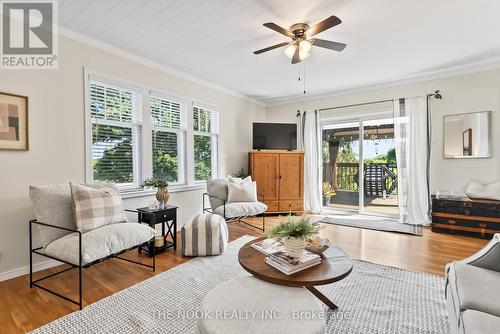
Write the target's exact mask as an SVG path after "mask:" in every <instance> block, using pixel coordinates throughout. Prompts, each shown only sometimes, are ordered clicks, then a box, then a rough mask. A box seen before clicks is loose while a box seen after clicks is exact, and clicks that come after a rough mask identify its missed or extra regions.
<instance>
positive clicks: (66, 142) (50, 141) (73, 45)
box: [0, 37, 265, 280]
mask: <svg viewBox="0 0 500 334" xmlns="http://www.w3.org/2000/svg"><path fill="white" fill-rule="evenodd" d="M59 46H60V52H59V69H58V70H28V71H26V70H23V71H21V70H9V71H6V70H0V92H8V93H13V94H18V95H26V96H28V97H29V141H30V149H29V151H28V152H13V151H0V280H1V279H2V278H6V277H8V276H13V275H15V274H19V273H21V272H22V270H21V271H18V269H19V268H22V267H25V266H27V265H28V263H29V262H28V260H29V257H28V254H29V253H28V220H29V219H31V218H33V211H32V208H31V205H30V202H29V198H28V186H29V185H30V184H52V183H66V182H68V181H76V182H84V181H85V160H84V159H85V156H84V152H85V151H84V150H85V134H84V75H83V68H84V66H85V67H87V68H89V69H92V70H96V71H100V72H104V73H107V74H110V75H112V76H115V77H118V78H123V79H125V80H129V81H132V82H136V83H138V84H143V85H146V86H149V87H157V88H159V89H162V90H164V91H166V92H171V93H174V94H180V95H184V96H188V97H191V98H194V99H196V100H199V101H204V102H206V103H209V104H211V105H216V106H218V107H219V112H220V158H221V160H220V170H221V175H226V174H227V173H232V172H237V171H238V170H239V169H240V168H242V167H245V168H246V166H247V152H248V150H250V149H251V126H250V125H251V123H252V122H253V121H256V120H261V121H262V120H264V118H265V108H264V107H263V106H261V105H258V104H255V103H252V102H249V101H248V100H245V99H242V98H239V97H236V96H235V95H231V94H227V93H224V92H222V91H220V90H216V89H212V88H209V87H207V86H204V85H201V84H199V83H197V82H194V81H190V80H187V79H184V78H180V77H176V76H174V75H172V74H168V73H165V72H162V71H160V70H158V69H155V68H153V67H148V66H145V65H142V64H140V63H138V62H135V61H132V60H129V59H126V58H122V57H119V56H117V55H116V54H114V53H110V52H107V51H103V50H102V49H98V48H95V47H91V46H89V45H87V44H83V43H80V42H77V41H75V40H72V39H68V38H65V37H61V38H60V42H59ZM228 73H230V72H228ZM228 75H229V74H228ZM201 194H202V190H195V191H187V192H179V193H174V194H172V196H171V200H170V202H171V203H172V204H176V205H178V206H179V217H178V218H179V222H180V224H182V223H184V222H185V221H186V220H187V219H188V218H190V217H191V216H192V215H194V214H196V213H199V212H201ZM150 200H151V197H149V198H147V197H141V198H132V199H126V200H125V207H127V208H136V207H139V206H145V205H147V204H148V202H149V201H150ZM36 261H39V260H38V259H37V260H36ZM5 273H7V274H6V275H3V276H2V274H5Z"/></svg>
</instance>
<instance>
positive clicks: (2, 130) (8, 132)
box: [0, 93, 28, 151]
mask: <svg viewBox="0 0 500 334" xmlns="http://www.w3.org/2000/svg"><path fill="white" fill-rule="evenodd" d="M0 149H2V150H21V151H27V150H28V98H27V97H26V96H19V95H13V94H7V93H0Z"/></svg>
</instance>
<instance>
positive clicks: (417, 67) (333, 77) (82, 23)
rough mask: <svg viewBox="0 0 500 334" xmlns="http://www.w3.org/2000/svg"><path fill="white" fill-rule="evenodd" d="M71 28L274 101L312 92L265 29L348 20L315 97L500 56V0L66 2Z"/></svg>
mask: <svg viewBox="0 0 500 334" xmlns="http://www.w3.org/2000/svg"><path fill="white" fill-rule="evenodd" d="M59 12H60V16H59V23H60V24H61V26H63V27H65V28H67V29H70V30H73V31H76V32H78V33H81V34H84V35H87V36H89V37H92V38H94V39H97V40H100V41H102V42H105V43H108V44H111V45H113V46H115V47H118V48H121V49H124V50H127V51H129V52H132V53H134V54H137V55H140V56H143V57H146V58H148V59H151V60H153V61H155V62H157V63H160V64H162V65H165V66H168V67H171V68H174V69H176V70H179V71H182V72H185V73H188V74H191V75H193V76H196V77H198V78H201V79H204V80H206V81H209V82H212V83H214V84H217V85H220V86H223V87H226V88H229V89H231V90H234V91H236V92H238V93H241V94H244V95H246V96H249V97H252V98H255V99H258V100H261V101H263V102H266V103H273V102H276V101H282V100H283V98H285V97H291V98H292V97H299V96H303V93H302V87H301V85H299V84H298V82H297V73H298V66H297V65H291V64H290V61H289V59H288V58H287V57H286V56H285V55H284V54H283V49H277V50H274V51H270V52H268V53H264V54H261V55H254V54H253V53H252V51H254V50H257V49H260V48H263V47H267V46H270V45H273V44H276V43H279V42H283V41H287V38H286V37H285V36H282V35H280V34H278V33H275V32H274V31H272V30H269V29H267V28H265V27H263V26H262V23H264V22H275V23H276V24H278V25H281V26H283V27H286V28H288V27H289V26H290V25H291V24H293V23H296V22H309V23H316V22H318V21H321V20H323V19H325V18H326V17H328V16H330V15H336V16H338V17H339V18H340V19H342V21H343V23H342V24H340V25H339V26H337V27H334V28H332V29H330V30H327V31H325V32H322V33H321V34H319V35H318V37H319V38H323V39H331V40H335V41H339V42H344V43H347V48H346V49H345V50H344V51H343V52H340V53H338V52H335V51H329V50H326V49H321V48H313V50H312V51H311V56H310V57H309V58H308V59H307V61H306V62H305V67H306V83H307V92H308V95H310V94H317V93H323V92H329V91H338V90H343V89H348V88H353V87H360V86H366V85H370V84H373V83H380V82H385V81H393V80H397V79H401V78H404V77H409V76H418V75H421V74H427V73H430V72H439V71H445V70H448V69H450V68H456V67H460V66H464V65H467V64H470V63H475V62H482V61H487V60H490V59H495V58H498V57H500V38H498V32H500V17H499V13H500V1H498V0H474V1H472V0H404V1H402V0H350V1H347V0H325V1H319V0H293V1H292V0H149V1H148V0H60V1H59Z"/></svg>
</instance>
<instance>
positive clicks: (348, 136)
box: [322, 118, 398, 216]
mask: <svg viewBox="0 0 500 334" xmlns="http://www.w3.org/2000/svg"><path fill="white" fill-rule="evenodd" d="M360 138H362V140H360ZM322 145H323V179H322V189H323V206H324V207H325V208H327V209H328V208H330V209H340V210H350V211H356V212H360V213H366V214H375V215H384V216H397V215H398V203H397V168H396V155H395V146H394V122H393V119H392V118H378V119H369V118H363V119H359V120H356V121H350V122H345V121H344V122H342V121H335V120H328V121H323V123H322Z"/></svg>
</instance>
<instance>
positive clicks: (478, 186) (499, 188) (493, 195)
mask: <svg viewBox="0 0 500 334" xmlns="http://www.w3.org/2000/svg"><path fill="white" fill-rule="evenodd" d="M465 194H466V195H467V196H469V197H470V198H483V199H492V200H497V201H500V181H497V182H493V183H490V184H482V183H480V182H478V181H471V183H469V186H468V187H467V191H466V192H465Z"/></svg>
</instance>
